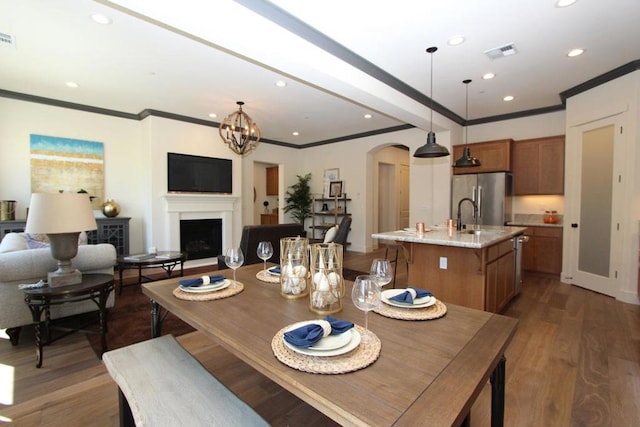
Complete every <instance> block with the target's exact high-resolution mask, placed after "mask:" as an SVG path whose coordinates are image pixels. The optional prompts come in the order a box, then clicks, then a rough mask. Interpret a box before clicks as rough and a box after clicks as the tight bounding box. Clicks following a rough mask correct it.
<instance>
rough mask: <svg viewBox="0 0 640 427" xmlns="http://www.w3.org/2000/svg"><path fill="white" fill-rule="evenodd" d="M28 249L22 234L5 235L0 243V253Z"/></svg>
mask: <svg viewBox="0 0 640 427" xmlns="http://www.w3.org/2000/svg"><path fill="white" fill-rule="evenodd" d="M25 249H28V247H27V243H26V242H25V236H24V234H23V233H7V234H5V236H4V238H3V239H2V241H1V242H0V253H4V252H14V251H24V250H25Z"/></svg>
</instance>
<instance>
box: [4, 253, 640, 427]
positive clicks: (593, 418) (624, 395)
mask: <svg viewBox="0 0 640 427" xmlns="http://www.w3.org/2000/svg"><path fill="white" fill-rule="evenodd" d="M380 254H381V253H380V252H379V251H378V252H377V253H372V254H366V255H365V254H357V253H353V252H348V253H347V254H346V256H345V267H347V268H351V269H354V270H359V271H366V270H367V269H368V267H369V264H370V263H371V259H372V258H373V257H375V256H379V255H380ZM398 270H399V271H398V277H397V280H398V283H399V285H400V286H403V285H406V270H405V265H404V261H403V260H402V259H401V260H400V262H399V269H398ZM503 314H504V315H507V316H511V317H515V318H518V319H519V321H520V322H519V325H518V331H517V333H516V335H515V337H514V339H513V341H512V343H511V345H510V346H509V348H508V349H507V353H506V357H507V379H506V381H507V395H506V402H507V403H506V414H505V416H506V422H505V425H507V426H638V425H640V399H639V398H638V396H640V307H638V306H633V305H629V304H624V303H620V302H617V301H615V300H614V299H612V298H609V297H606V296H603V295H599V294H596V293H593V292H591V291H587V290H584V289H581V288H578V287H574V286H570V285H566V284H563V283H560V282H559V281H558V280H557V279H556V278H549V277H545V276H532V275H527V276H525V285H524V287H523V290H522V293H521V294H520V295H519V296H518V297H517V298H516V299H515V300H514V301H513V302H512V303H511V304H510V305H509V306H508V307H507V309H506V310H505V312H504V313H503ZM26 332H27V333H26V334H24V336H23V337H21V344H20V345H19V346H17V347H12V346H11V345H10V343H9V342H8V340H6V339H0V422H2V421H4V422H8V421H13V422H14V423H15V424H16V425H20V426H43V425H47V426H57V425H59V426H85V425H91V426H115V425H118V417H117V395H116V387H115V385H114V383H113V382H112V381H111V378H110V377H109V375H108V374H107V373H106V370H105V368H104V366H103V365H102V363H101V362H100V361H99V360H98V359H97V358H96V357H95V355H94V353H93V351H92V350H91V348H90V347H89V344H88V342H87V340H86V338H85V337H84V336H83V335H72V336H69V337H67V338H65V339H63V340H61V341H58V342H56V343H54V344H53V345H52V346H50V347H47V348H46V350H45V365H44V366H43V368H41V369H36V368H35V366H34V362H35V358H34V355H35V350H34V345H33V341H32V336H30V333H29V330H27V331H26ZM179 341H180V342H181V343H182V344H183V345H184V346H185V347H186V348H187V349H188V350H189V351H190V352H192V353H193V354H194V355H195V356H196V357H197V358H198V359H199V360H200V361H201V362H202V363H203V364H204V365H205V367H207V369H209V370H210V371H212V372H213V373H214V374H215V375H216V376H218V377H219V378H220V379H221V381H223V382H224V383H225V384H227V386H228V387H229V388H231V389H232V390H233V391H234V392H235V393H237V394H238V395H239V396H241V397H242V398H243V399H244V400H245V401H247V402H249V403H250V404H251V405H252V406H253V407H254V408H256V410H257V411H258V412H259V413H260V414H261V415H262V416H263V417H265V418H266V419H267V420H268V421H269V422H270V423H271V424H273V425H276V426H285V425H291V426H295V425H312V426H321V425H322V426H324V425H331V424H332V423H331V422H330V420H328V419H327V418H326V417H324V416H323V415H322V414H319V413H318V412H317V411H315V410H314V409H313V408H311V407H309V406H308V405H306V404H305V403H304V402H301V401H300V400H298V399H297V398H295V397H294V396H292V395H291V394H290V393H288V392H287V391H285V390H283V389H282V388H280V387H279V386H277V385H276V384H274V383H273V382H271V381H269V380H268V379H266V378H265V377H263V376H262V375H260V374H258V373H257V372H256V371H254V370H253V369H252V368H251V367H249V366H247V365H246V364H244V363H243V362H240V361H239V360H238V359H236V358H235V357H233V356H232V355H230V354H229V353H228V352H226V351H225V350H224V349H222V348H221V347H220V346H219V345H217V344H216V343H214V342H212V341H210V340H209V339H208V338H206V337H204V336H203V335H201V334H199V333H198V332H194V333H191V334H187V335H184V336H182V337H180V339H179ZM489 397H490V390H489V387H488V386H487V387H485V389H484V390H483V392H482V393H481V395H480V397H479V398H478V400H477V402H476V404H475V405H474V407H473V410H472V414H471V424H472V426H474V427H475V426H488V425H489V408H490V406H489Z"/></svg>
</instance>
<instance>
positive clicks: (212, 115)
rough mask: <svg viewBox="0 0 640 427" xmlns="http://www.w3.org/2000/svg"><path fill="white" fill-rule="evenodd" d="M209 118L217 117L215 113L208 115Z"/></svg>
mask: <svg viewBox="0 0 640 427" xmlns="http://www.w3.org/2000/svg"><path fill="white" fill-rule="evenodd" d="M209 117H211V118H212V119H215V118H216V117H218V115H217V114H216V113H209Z"/></svg>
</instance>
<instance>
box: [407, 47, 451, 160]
mask: <svg viewBox="0 0 640 427" xmlns="http://www.w3.org/2000/svg"><path fill="white" fill-rule="evenodd" d="M437 50H438V48H437V47H430V48H428V49H427V52H428V53H429V54H431V94H430V99H431V107H430V110H431V118H430V128H429V133H428V134H427V143H426V144H424V145H423V146H422V147H420V148H418V149H417V150H416V152H415V153H414V154H413V157H420V158H431V157H444V156H448V155H449V150H447V148H446V147H443V146H442V145H438V144H437V143H436V134H435V133H433V53H434V52H435V51H437Z"/></svg>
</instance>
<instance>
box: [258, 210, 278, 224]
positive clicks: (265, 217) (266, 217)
mask: <svg viewBox="0 0 640 427" xmlns="http://www.w3.org/2000/svg"><path fill="white" fill-rule="evenodd" d="M277 223H278V214H277V213H270V214H260V224H261V225H270V224H277Z"/></svg>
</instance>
